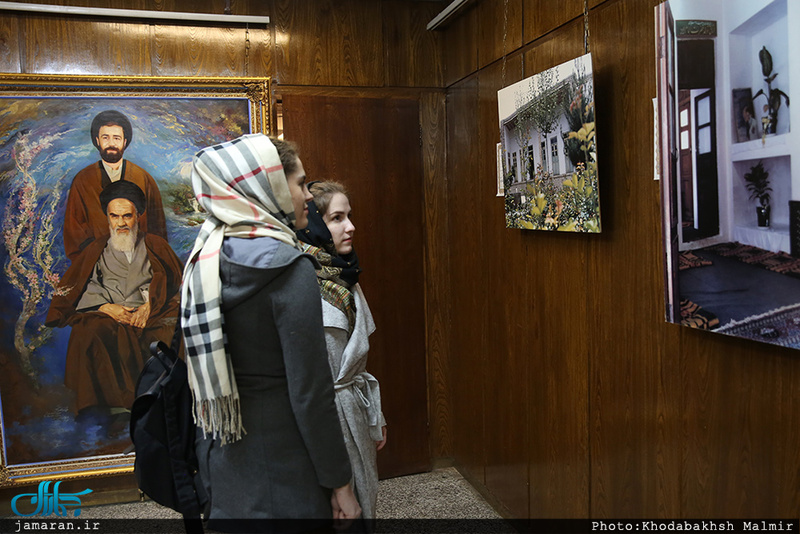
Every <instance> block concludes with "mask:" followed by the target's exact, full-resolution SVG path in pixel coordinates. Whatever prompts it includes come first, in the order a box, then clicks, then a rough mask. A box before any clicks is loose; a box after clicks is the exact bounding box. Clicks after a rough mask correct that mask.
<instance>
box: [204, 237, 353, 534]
mask: <svg viewBox="0 0 800 534" xmlns="http://www.w3.org/2000/svg"><path fill="white" fill-rule="evenodd" d="M313 262H314V260H313V259H312V258H311V257H310V256H307V255H304V254H301V253H300V252H299V251H297V250H295V249H293V248H292V247H290V246H288V245H286V244H284V243H281V242H279V241H277V240H275V239H272V238H269V237H264V238H256V239H239V238H226V239H225V242H224V243H223V247H222V251H221V256H220V278H221V279H222V310H223V314H224V318H225V333H226V336H227V339H228V348H229V352H230V354H231V358H232V361H233V367H234V372H235V376H236V384H237V386H238V389H239V395H240V399H241V410H242V418H243V424H244V429H245V431H246V432H247V434H246V435H245V436H244V438H242V439H241V440H240V441H238V442H235V443H232V444H228V445H225V446H220V445H219V443H218V442H216V441H214V440H211V439H203V440H200V441H199V444H198V454H199V456H200V474H201V477H202V478H203V481H204V484H205V486H206V488H207V490H208V493H209V496H210V501H211V511H210V522H209V528H211V529H215V530H228V529H227V528H226V524H225V523H224V522H223V523H219V522H217V521H215V520H222V519H243V518H246V519H269V518H293V519H297V518H299V519H309V518H321V519H330V518H331V517H332V512H331V504H330V495H331V491H330V490H331V488H336V487H340V486H344V485H345V484H347V483H348V482H350V479H351V474H352V473H351V469H350V462H349V460H348V455H347V450H346V449H345V445H344V440H343V438H342V431H341V428H340V426H339V418H338V415H337V412H336V406H335V404H334V392H333V383H332V380H331V374H330V368H329V367H328V361H327V349H326V345H325V336H324V331H323V328H322V310H321V304H320V298H319V288H318V286H317V281H316V275H315V273H314V263H313Z"/></svg>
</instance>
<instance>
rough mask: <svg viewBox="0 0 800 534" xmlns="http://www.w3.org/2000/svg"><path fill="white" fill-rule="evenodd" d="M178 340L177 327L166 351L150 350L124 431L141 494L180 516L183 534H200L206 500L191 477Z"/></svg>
mask: <svg viewBox="0 0 800 534" xmlns="http://www.w3.org/2000/svg"><path fill="white" fill-rule="evenodd" d="M179 324H180V323H179ZM179 340H180V327H179V326H178V327H176V329H175V336H174V338H173V340H172V347H168V346H167V345H166V343H164V342H161V341H158V342H155V343H153V344H152V345H150V352H151V353H152V356H151V357H150V359H149V360H148V361H147V363H145V365H144V368H143V369H142V372H141V374H140V375H139V380H138V381H137V383H136V400H134V402H133V407H132V408H131V426H130V433H131V441H132V442H133V446H134V448H135V451H136V459H135V461H134V473H135V475H136V482H137V484H138V486H139V489H140V490H141V491H142V492H144V493H145V494H146V495H147V496H148V497H150V498H151V499H153V500H154V501H155V502H157V503H159V504H161V505H162V506H166V507H168V508H171V509H173V510H175V511H176V512H179V513H180V514H182V515H183V520H184V525H185V527H186V531H187V532H200V533H202V532H203V526H202V522H201V518H200V517H201V510H202V509H203V506H204V505H205V503H206V501H207V498H206V495H205V491H204V490H203V485H202V483H201V481H200V478H199V475H198V473H197V469H198V466H197V456H196V454H195V449H194V443H195V435H196V429H195V424H194V420H193V417H192V394H191V391H190V390H189V378H188V374H187V368H186V362H184V361H183V360H182V359H180V358H179V357H178V354H177V350H176V348H177V347H179V346H180V341H179Z"/></svg>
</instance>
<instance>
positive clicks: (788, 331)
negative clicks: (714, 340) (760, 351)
mask: <svg viewBox="0 0 800 534" xmlns="http://www.w3.org/2000/svg"><path fill="white" fill-rule="evenodd" d="M716 331H717V332H720V333H722V334H729V335H732V336H739V337H745V338H749V339H755V340H756V341H766V342H769V343H773V344H775V345H781V346H784V347H791V348H795V349H796V348H800V304H794V305H792V306H785V307H783V308H778V309H775V310H772V311H769V312H767V313H762V314H760V315H754V316H752V317H748V318H746V319H743V320H741V321H731V322H730V323H728V324H726V325H724V326H721V327H720V328H718V329H717V330H716Z"/></svg>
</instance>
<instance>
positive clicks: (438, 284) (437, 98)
mask: <svg viewBox="0 0 800 534" xmlns="http://www.w3.org/2000/svg"><path fill="white" fill-rule="evenodd" d="M445 112H446V102H445V95H444V93H432V94H427V95H424V96H423V97H422V98H421V99H420V124H421V125H422V156H423V159H422V167H423V173H424V184H423V189H424V198H425V201H424V210H425V211H424V217H425V339H426V341H425V346H426V356H427V369H428V383H429V384H430V386H429V389H428V414H429V415H428V418H429V420H430V429H431V431H430V436H431V445H430V446H431V456H432V458H451V457H452V456H453V440H452V427H451V421H450V417H451V413H452V389H453V388H452V384H451V381H450V378H451V371H450V362H449V355H450V336H449V333H450V306H449V299H450V295H451V288H450V276H449V272H450V265H451V262H450V235H449V232H448V226H447V211H448V210H447V206H449V205H450V203H449V202H448V197H447V180H446V176H447V158H446V157H442V154H446V153H447V120H446V115H445Z"/></svg>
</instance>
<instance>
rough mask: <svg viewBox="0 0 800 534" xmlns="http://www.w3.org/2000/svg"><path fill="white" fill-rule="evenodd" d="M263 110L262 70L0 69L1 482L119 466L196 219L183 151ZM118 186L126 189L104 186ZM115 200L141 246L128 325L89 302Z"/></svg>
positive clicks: (219, 138) (172, 310)
mask: <svg viewBox="0 0 800 534" xmlns="http://www.w3.org/2000/svg"><path fill="white" fill-rule="evenodd" d="M270 117H271V114H270V80H269V79H268V78H198V77H192V78H188V77H187V78H183V77H168V78H167V77H126V78H114V77H104V76H51V75H20V74H0V219H1V220H2V244H0V265H2V268H3V273H2V275H0V301H1V302H2V303H3V305H2V308H0V487H9V486H14V485H18V484H30V483H35V482H38V481H44V480H51V479H59V480H61V479H68V478H77V477H93V476H100V475H109V474H115V473H124V472H130V471H132V470H133V460H134V456H133V454H126V453H125V451H126V449H127V448H128V447H129V445H130V438H129V435H128V420H129V413H130V407H131V403H132V402H133V389H134V388H135V382H136V378H137V377H138V373H139V371H140V369H141V365H142V364H143V362H144V361H146V359H147V358H148V355H149V354H148V351H147V345H148V344H149V342H150V341H152V340H153V339H163V340H164V341H166V342H169V340H170V339H171V337H172V332H173V331H174V327H175V321H176V318H177V299H178V295H177V293H178V289H177V288H178V287H179V282H180V275H181V272H182V265H183V262H184V261H185V259H186V257H187V256H188V254H189V252H190V249H191V246H192V244H193V242H194V239H195V236H196V234H197V230H198V225H199V224H201V223H202V222H203V220H204V213H203V211H202V209H201V208H200V207H199V205H198V204H197V202H196V200H195V198H194V193H193V191H192V186H191V168H192V158H193V156H194V154H196V153H197V151H198V150H199V149H201V148H203V147H206V146H209V145H213V144H217V143H220V142H223V141H227V140H231V139H235V138H237V137H239V136H241V135H243V134H247V133H258V132H263V133H269V132H270V131H271V127H270ZM120 181H126V182H131V183H133V184H134V186H136V187H138V189H136V187H133V186H129V188H128V189H125V188H123V189H125V191H129V190H131V189H130V188H133V189H132V190H134V193H130V195H132V196H129V193H123V192H119V191H121V189H120V188H118V187H117V188H116V189H114V188H111V189H109V190H107V189H106V188H107V186H108V185H110V184H115V186H117V185H118V184H117V182H120ZM126 185H127V184H126ZM118 189H119V191H118ZM110 190H113V191H114V194H113V195H111V196H114V198H113V199H110V200H109V198H108V197H109V195H110V194H109V193H108V191H110ZM103 192H106V193H107V194H106V195H105V197H103V195H102V194H101V193H103ZM140 194H141V199H142V200H141V201H140V202H138V203H137V202H136V199H137V198H140V197H138V196H137V195H140ZM103 198H105V200H103ZM120 198H121V199H122V200H123V201H124V202H123V203H122V204H119V205H126V204H125V202H127V201H128V200H130V205H131V206H135V212H136V213H137V214H138V220H137V223H138V224H137V227H138V230H137V232H138V236H139V237H138V238H137V237H134V238H133V241H132V243H133V245H131V246H132V247H135V246H138V245H136V244H137V243H139V242H142V243H147V246H146V247H145V248H144V249H142V250H144V252H142V253H141V257H142V258H143V259H142V261H144V262H145V264H144V267H143V268H140V269H139V270H138V271H137V272H138V273H139V275H138V279H137V282H136V283H135V284H133V283H130V278H125V280H128V285H129V286H132V287H134V288H135V291H133V292H130V291H129V293H131V295H133V293H136V294H135V295H133V296H134V297H135V298H139V299H140V300H139V303H138V304H136V303H134V304H130V303H129V304H127V306H128V311H129V312H130V314H131V316H132V315H133V314H136V313H137V312H140V311H141V310H142V309H144V306H145V305H146V306H147V309H146V311H144V312H141V313H142V314H140V318H141V317H144V319H142V320H141V321H140V322H139V324H135V321H134V320H133V319H130V318H128V319H126V320H122V319H121V318H119V317H114V316H113V315H112V314H109V313H107V312H106V313H104V311H103V310H104V309H103V307H102V305H100V306H98V305H97V304H98V302H91V301H92V298H94V297H93V296H92V298H90V293H92V295H95V293H93V292H92V291H90V288H92V287H95V286H94V285H93V284H96V282H97V280H98V277H102V275H103V272H105V273H106V282H108V276H109V275H108V273H110V272H112V271H113V268H111V267H109V270H103V271H102V272H101V269H100V266H99V265H100V258H106V256H105V254H106V253H105V252H103V251H104V250H105V249H106V246H108V247H111V246H112V245H114V246H115V247H116V246H117V245H116V244H114V243H116V241H115V239H114V236H113V235H112V234H114V233H115V230H114V228H115V227H114V223H113V222H112V221H111V219H112V214H113V213H114V211H115V210H116V208H117V206H118V202H119V199H120ZM112 208H113V209H112ZM106 217H107V218H106ZM143 236H146V237H143ZM151 236H153V237H151ZM143 246H144V245H143ZM118 250H125V249H124V248H120V249H118ZM131 250H135V248H134V249H131ZM127 254H128V255H127V256H126V257H127V258H128V262H130V268H129V267H127V266H126V267H125V269H126V272H129V271H128V270H127V269H130V272H133V271H134V269H133V265H134V264H135V263H136V260H131V257H132V256H131V254H133V253H132V252H130V250H128V252H127ZM137 254H138V253H137ZM135 256H136V254H133V257H135ZM165 257H169V258H172V259H171V260H169V261H166V260H164V261H162V260H163V258H165ZM103 261H104V262H105V261H106V260H105V259H104V260H103ZM148 264H149V266H148ZM109 265H110V264H109ZM104 269H105V267H104ZM113 276H115V277H116V276H117V275H116V274H114V275H113ZM120 276H121V275H120ZM125 276H129V275H127V274H126V275H125ZM130 276H132V275H130ZM100 280H101V282H102V278H100ZM106 285H109V286H110V284H106ZM128 289H130V287H129V288H128ZM129 297H130V295H128V296H126V297H125V298H129ZM115 302H116V301H115ZM138 306H141V307H138ZM105 309H106V310H107V308H105ZM155 317H158V319H159V321H160V322H158V324H157V325H156V324H155V319H154V318H155ZM109 321H111V323H110V326H109V325H108V324H107V323H109ZM156 326H157V327H158V328H156Z"/></svg>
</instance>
